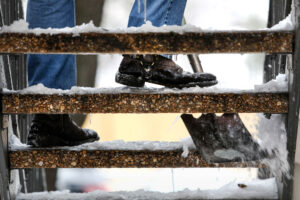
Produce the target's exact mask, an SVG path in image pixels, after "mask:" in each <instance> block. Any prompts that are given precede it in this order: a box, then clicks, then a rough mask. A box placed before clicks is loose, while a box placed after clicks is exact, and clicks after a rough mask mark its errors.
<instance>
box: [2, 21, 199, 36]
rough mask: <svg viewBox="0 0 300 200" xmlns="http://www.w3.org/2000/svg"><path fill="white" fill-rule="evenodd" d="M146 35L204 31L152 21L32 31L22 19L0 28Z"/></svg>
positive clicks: (42, 30) (49, 31) (197, 28)
mask: <svg viewBox="0 0 300 200" xmlns="http://www.w3.org/2000/svg"><path fill="white" fill-rule="evenodd" d="M87 32H93V33H146V32H154V33H159V32H162V33H164V32H176V33H179V34H183V33H186V32H203V30H202V29H201V28H199V27H196V26H194V25H191V24H186V25H184V26H175V25H174V26H161V27H155V26H153V25H152V23H151V22H150V21H147V22H146V23H145V24H144V25H142V26H141V27H129V28H123V29H122V28H117V29H110V30H108V29H105V28H102V27H96V26H95V25H94V23H93V21H90V22H89V23H87V24H85V23H84V24H82V25H79V26H75V27H65V28H47V29H42V28H34V29H30V28H29V24H28V23H27V22H26V21H25V20H23V19H20V20H18V21H14V22H13V23H12V24H11V25H10V26H3V27H1V28H0V33H34V34H37V35H40V34H51V35H52V34H59V33H70V34H73V36H78V35H79V34H80V33H87Z"/></svg>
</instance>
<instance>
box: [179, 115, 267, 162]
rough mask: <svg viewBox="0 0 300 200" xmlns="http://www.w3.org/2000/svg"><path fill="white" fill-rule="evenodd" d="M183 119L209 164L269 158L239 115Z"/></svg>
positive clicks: (186, 116)
mask: <svg viewBox="0 0 300 200" xmlns="http://www.w3.org/2000/svg"><path fill="white" fill-rule="evenodd" d="M181 118H182V120H183V122H184V124H185V126H186V128H187V130H188V132H189V134H190V135H191V137H192V140H193V142H194V144H195V146H196V148H197V150H198V151H199V153H200V154H201V156H202V157H203V159H204V160H205V161H207V162H208V163H211V162H212V163H224V162H240V161H255V160H259V159H261V158H262V157H266V155H265V154H266V153H265V152H263V151H261V150H260V148H259V145H258V144H257V143H256V142H255V141H254V140H253V138H252V136H251V134H250V133H249V131H248V130H247V128H246V127H245V126H244V124H243V122H242V120H241V118H240V117H239V115H238V114H236V113H234V114H227V113H226V114H223V115H222V116H220V117H218V116H217V115H216V114H211V113H210V114H202V115H201V116H200V117H199V118H194V117H193V115H191V114H182V115H181Z"/></svg>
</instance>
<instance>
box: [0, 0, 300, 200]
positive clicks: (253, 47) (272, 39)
mask: <svg viewBox="0 0 300 200" xmlns="http://www.w3.org/2000/svg"><path fill="white" fill-rule="evenodd" d="M0 5H1V7H0V8H1V9H0V10H1V11H2V12H1V13H0V14H1V15H0V18H1V19H2V21H1V25H4V24H10V23H11V22H12V21H13V19H19V18H21V17H22V13H21V7H20V6H21V1H18V0H10V1H7V0H3V1H1V4H0ZM290 5H292V3H291V1H289V0H271V4H270V11H269V16H270V19H269V26H271V25H272V24H275V23H277V22H278V21H279V20H280V19H283V18H285V16H287V14H288V13H289V12H290ZM293 6H294V8H295V20H296V21H295V24H296V29H295V30H294V31H234V32H193V33H184V34H179V33H176V32H164V33H156V32H155V33H110V32H108V33H105V32H96V33H81V34H79V35H78V36H77V35H76V36H73V35H72V34H67V33H62V34H40V35H35V34H32V33H27V34H25V33H0V52H1V53H2V54H1V55H0V56H1V57H0V66H1V70H0V74H1V78H2V80H1V87H2V88H8V89H13V90H20V89H23V88H24V87H26V70H25V68H24V63H25V62H24V60H25V57H24V56H23V54H26V53H74V54H77V53H121V54H136V53H139V54H162V53H169V54H170V53H171V54H181V53H183V54H199V53H254V52H257V53H258V52H265V53H267V54H268V56H267V57H266V61H265V63H266V65H267V64H272V70H269V69H267V68H266V69H265V80H266V81H267V80H269V79H271V78H272V77H274V75H276V74H278V73H279V72H280V71H282V68H283V69H285V68H286V66H287V64H286V62H287V59H286V58H287V57H290V58H291V59H292V62H293V65H292V66H293V67H291V68H288V69H286V70H288V75H289V80H288V81H289V92H288V93H281V92H275V93H251V92H249V93H207V94H200V93H191V92H180V93H179V92H178V93H173V92H172V93H171V92H164V91H154V90H153V91H151V90H147V89H144V90H143V89H142V90H137V91H136V92H126V91H125V92H124V91H122V90H120V92H105V91H101V90H95V91H96V92H94V93H86V94H81V93H74V94H67V93H66V94H55V93H54V94H29V93H20V92H19V91H17V92H2V93H1V122H2V123H1V129H2V131H1V137H0V161H1V162H0V197H1V199H4V200H10V199H14V198H15V195H16V194H13V193H12V192H10V189H9V184H10V183H12V182H13V181H15V180H14V178H13V177H14V176H12V174H11V171H10V170H12V169H19V171H18V176H19V179H20V181H21V182H22V184H23V191H22V192H24V193H27V192H33V191H41V190H43V188H42V187H40V188H39V187H38V185H39V186H42V185H43V184H42V182H43V178H42V177H43V173H44V172H43V170H42V169H43V168H75V167H76V168H101V167H103V168H104V167H105V168H109V167H118V168H128V167H137V168H141V167H153V168H155V167H173V168H176V167H257V168H264V167H265V166H263V165H262V164H261V163H260V162H259V161H249V162H239V163H221V164H216V163H210V164H208V163H206V162H205V161H204V160H203V159H202V158H201V156H200V155H199V154H198V153H197V152H195V151H191V152H190V153H189V155H188V156H187V157H186V158H183V157H182V156H181V154H182V149H176V148H174V149H171V150H168V151H162V150H141V151H138V150H131V149H126V150H119V149H99V150H86V149H81V150H71V149H65V148H55V149H31V148H25V149H12V150H9V148H8V145H9V144H8V139H7V138H8V134H9V133H8V126H9V123H11V124H12V128H13V131H14V134H15V135H17V136H19V137H20V138H21V141H23V142H24V141H25V138H26V134H24V133H26V132H27V125H28V121H29V120H28V119H27V117H26V115H20V114H33V113H52V114H55V113H178V112H180V113H201V112H204V113H233V112H237V113H243V112H244V113H282V114H285V115H287V121H286V130H287V137H288V142H287V148H288V152H289V155H288V161H289V164H290V167H291V171H290V172H291V175H293V171H294V157H295V149H296V138H297V129H298V115H299V102H300V87H299V85H300V78H299V77H300V26H299V25H300V0H295V2H294V4H293ZM279 8H280V10H279ZM7 10H10V11H11V12H8V11H7ZM4 11H5V13H14V12H15V13H18V15H16V16H5V15H3V13H4ZM12 11H14V12H12ZM16 11H19V12H16ZM8 15H9V14H8ZM7 18H9V19H10V21H7V22H5V23H4V19H7ZM15 54H17V55H15ZM282 66H284V67H282ZM3 77H5V78H3ZM8 78H9V79H8ZM95 102H97V103H95ZM132 102H134V103H132ZM16 114H18V115H16ZM28 168H29V169H31V168H34V170H36V171H26V170H28ZM25 169H26V170H25ZM32 174H35V176H32ZM277 181H278V184H279V185H278V187H279V188H282V189H280V199H287V200H291V199H292V191H293V179H288V177H283V180H279V179H278V180H277ZM280 183H283V185H282V187H280ZM31 184H33V185H36V186H37V187H36V188H30V185H31ZM22 198H24V199H26V197H22ZM28 198H29V197H28Z"/></svg>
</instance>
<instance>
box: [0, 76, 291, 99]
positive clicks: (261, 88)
mask: <svg viewBox="0 0 300 200" xmlns="http://www.w3.org/2000/svg"><path fill="white" fill-rule="evenodd" d="M287 91H288V83H287V78H286V75H285V74H279V75H278V76H277V78H276V79H275V80H271V81H269V82H268V83H265V84H262V85H255V86H254V89H250V90H241V89H232V88H224V87H222V86H221V85H215V86H212V87H206V88H200V87H198V86H197V87H192V88H183V89H170V88H151V87H143V88H135V87H116V88H88V87H77V86H74V87H72V88H71V89H70V90H61V89H52V88H47V87H45V86H44V85H43V84H38V85H34V86H31V87H28V88H25V89H23V90H19V91H13V90H8V89H4V90H3V92H4V93H15V92H18V93H20V94H49V95H51V94H62V95H63V94H69V95H72V94H119V93H137V94H142V93H146V94H147V93H148V94H157V93H159V94H164V93H201V94H205V93H206V94H218V93H257V92H287Z"/></svg>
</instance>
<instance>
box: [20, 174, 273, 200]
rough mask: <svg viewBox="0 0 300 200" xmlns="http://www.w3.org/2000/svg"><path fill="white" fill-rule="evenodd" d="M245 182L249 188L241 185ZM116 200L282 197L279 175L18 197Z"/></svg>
mask: <svg viewBox="0 0 300 200" xmlns="http://www.w3.org/2000/svg"><path fill="white" fill-rule="evenodd" d="M239 184H243V185H244V186H245V187H239V186H238V185H239ZM46 199H47V200H49V199H51V200H52V199H53V200H54V199H55V200H71V199H72V200H76V199H80V200H93V199H95V200H102V199H105V200H112V199H114V200H115V199H120V200H127V199H130V200H131V199H139V200H140V199H143V200H158V199H159V200H160V199H165V200H180V199H186V200H192V199H193V200H197V199H199V200H200V199H201V200H204V199H216V200H220V199H222V200H231V199H244V200H245V199H260V200H262V199H269V200H270V199H273V200H275V199H278V190H277V185H276V181H275V178H271V179H266V180H252V181H241V182H238V181H234V182H231V183H229V184H227V185H225V186H223V187H221V188H220V189H216V190H200V189H199V190H194V191H193V190H188V189H185V190H183V191H179V192H171V193H161V192H151V191H144V190H137V191H129V192H125V191H120V192H105V191H95V192H90V193H70V192H68V191H61V192H58V191H57V192H39V193H29V194H19V195H18V196H17V200H46Z"/></svg>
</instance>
